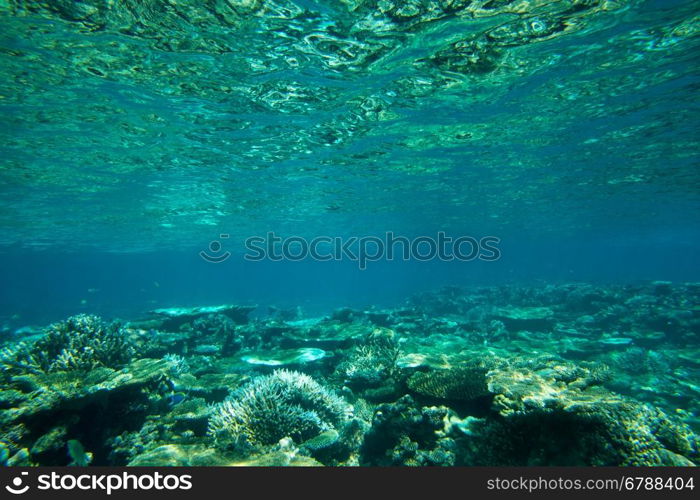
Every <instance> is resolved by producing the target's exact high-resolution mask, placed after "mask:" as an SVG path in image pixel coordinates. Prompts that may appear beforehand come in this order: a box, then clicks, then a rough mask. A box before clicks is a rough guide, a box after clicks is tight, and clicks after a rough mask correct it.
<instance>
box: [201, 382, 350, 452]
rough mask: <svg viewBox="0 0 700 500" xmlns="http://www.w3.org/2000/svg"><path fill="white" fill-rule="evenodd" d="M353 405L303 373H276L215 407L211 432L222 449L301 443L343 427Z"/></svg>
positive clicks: (252, 384)
mask: <svg viewBox="0 0 700 500" xmlns="http://www.w3.org/2000/svg"><path fill="white" fill-rule="evenodd" d="M351 414H352V407H351V406H350V405H349V404H348V403H347V402H345V400H343V399H342V398H340V397H339V396H336V395H335V394H333V393H332V392H330V391H329V390H327V389H326V388H324V387H323V386H322V385H321V384H319V383H318V382H316V381H315V380H314V379H313V378H311V377H310V376H308V375H305V374H303V373H299V372H295V371H288V370H276V371H275V372H273V373H272V374H271V375H267V376H261V377H257V378H255V379H253V380H252V381H251V382H249V383H248V384H247V385H245V386H244V387H242V388H241V389H239V390H238V391H237V392H235V393H234V394H233V395H232V397H230V398H228V399H227V400H225V401H224V402H222V403H220V404H218V405H216V406H215V407H214V409H213V410H212V416H211V418H210V420H209V434H210V435H212V436H213V437H214V438H215V440H216V443H217V444H218V445H219V446H222V447H226V446H232V447H234V448H237V449H250V448H253V449H260V448H264V447H266V446H270V445H274V444H276V443H278V442H279V441H280V439H282V438H285V437H289V438H292V439H293V440H294V441H295V442H296V443H302V442H304V441H306V440H308V439H311V438H314V437H316V436H318V435H319V434H321V433H323V432H325V431H329V430H334V429H336V428H340V427H342V426H343V424H345V423H346V422H347V421H348V420H349V418H350V416H351Z"/></svg>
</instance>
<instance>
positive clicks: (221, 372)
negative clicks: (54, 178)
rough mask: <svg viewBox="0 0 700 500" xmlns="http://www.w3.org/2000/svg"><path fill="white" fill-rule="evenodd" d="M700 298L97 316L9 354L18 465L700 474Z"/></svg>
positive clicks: (519, 291) (10, 444) (587, 291)
mask: <svg viewBox="0 0 700 500" xmlns="http://www.w3.org/2000/svg"><path fill="white" fill-rule="evenodd" d="M699 295H700V285H696V284H677V285H676V284H671V283H665V282H664V283H662V282H655V283H651V284H647V285H639V286H593V285H586V284H575V285H573V284H572V285H560V286H552V285H549V286H545V287H539V288H538V287H529V288H527V287H514V286H513V287H492V288H478V289H472V290H461V289H456V288H447V289H443V290H440V291H438V292H433V293H425V294H420V295H418V296H415V297H413V298H411V299H410V300H409V301H407V303H406V304H405V306H403V307H398V308H393V309H385V310H380V309H374V308H373V309H368V310H353V309H340V310H337V311H334V312H333V313H332V314H330V315H329V316H325V317H317V318H312V317H305V316H304V315H303V313H302V312H301V311H300V310H294V311H282V310H275V309H271V310H270V311H269V314H268V315H267V316H265V317H261V318H257V319H252V318H250V315H249V314H250V312H251V311H252V310H253V309H254V307H251V306H236V305H221V306H211V307H198V308H172V309H159V310H156V311H153V312H152V313H151V314H150V315H149V316H148V317H146V318H143V319H139V320H134V321H130V322H126V323H118V322H113V323H105V322H104V321H102V320H101V319H100V318H98V317H96V316H89V315H78V316H74V317H71V318H68V319H67V320H65V321H62V322H59V323H56V324H54V325H50V326H49V327H47V328H45V329H44V330H43V333H42V334H41V335H39V336H34V337H21V336H20V335H17V337H16V338H8V339H5V340H4V344H3V346H2V352H1V354H0V364H1V365H2V368H3V370H2V374H0V382H1V384H2V385H1V390H0V462H1V463H3V464H5V465H69V464H74V465H88V464H92V465H124V464H126V465H291V466H293V465H305V466H309V465H330V466H339V465H342V466H353V465H361V466H385V465H414V466H438V465H633V466H637V465H693V464H695V465H697V464H698V463H700V455H699V451H698V443H699V442H700V441H699V440H698V436H697V435H696V434H695V433H694V432H693V429H697V428H698V427H699V426H698V419H697V417H698V411H699V410H700V409H699V408H698V405H699V403H698V401H699V398H698V392H699V389H698V386H697V384H696V382H697V380H698V375H700V363H698V359H700V356H698V354H699V352H698V351H699V348H698V333H699V324H700V307H699V306H698V305H697V304H698V296H699Z"/></svg>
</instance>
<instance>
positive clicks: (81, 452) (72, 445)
mask: <svg viewBox="0 0 700 500" xmlns="http://www.w3.org/2000/svg"><path fill="white" fill-rule="evenodd" d="M66 446H67V447H68V456H69V457H70V458H71V460H72V462H71V463H70V464H69V465H74V466H77V467H87V466H88V465H90V462H92V453H89V452H86V451H85V448H83V445H82V444H81V443H80V441H78V440H77V439H71V440H69V441H68V443H67V445H66Z"/></svg>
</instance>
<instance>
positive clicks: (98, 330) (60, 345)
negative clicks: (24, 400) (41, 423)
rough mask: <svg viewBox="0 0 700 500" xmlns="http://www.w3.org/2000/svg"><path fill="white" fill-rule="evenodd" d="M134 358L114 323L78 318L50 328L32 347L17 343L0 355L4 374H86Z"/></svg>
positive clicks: (120, 331) (119, 365) (122, 333)
mask: <svg viewBox="0 0 700 500" xmlns="http://www.w3.org/2000/svg"><path fill="white" fill-rule="evenodd" d="M133 355H134V346H133V345H132V343H131V342H130V340H129V339H128V337H127V335H126V333H125V331H124V330H123V329H122V328H121V327H120V326H119V325H118V324H116V323H112V324H110V325H106V324H105V323H104V322H103V321H102V320H101V319H100V318H98V317H97V316H89V315H86V314H80V315H77V316H72V317H70V318H68V319H67V320H65V321H62V322H60V323H56V324H53V325H51V326H50V327H49V328H48V329H47V331H46V334H45V335H44V336H43V337H41V338H40V339H38V340H37V341H35V342H34V343H32V344H24V343H20V344H19V345H17V346H14V347H11V348H6V349H4V351H3V352H2V357H1V358H0V364H1V365H2V366H3V369H4V373H5V374H21V373H39V372H43V373H49V372H57V371H88V370H91V369H93V368H97V367H108V368H119V367H121V366H123V365H124V364H126V363H127V362H129V360H130V359H131V358H132V356H133Z"/></svg>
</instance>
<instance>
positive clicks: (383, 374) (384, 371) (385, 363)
mask: <svg viewBox="0 0 700 500" xmlns="http://www.w3.org/2000/svg"><path fill="white" fill-rule="evenodd" d="M400 354H401V351H400V349H399V343H398V340H397V338H396V334H395V333H394V331H393V330H391V329H389V328H376V329H375V330H374V331H373V332H372V333H371V334H370V335H369V336H368V337H367V341H366V342H365V344H363V345H361V346H358V347H356V348H355V350H354V351H353V353H352V354H351V355H350V358H349V359H348V361H347V362H345V363H343V364H342V365H341V366H340V367H339V368H340V371H341V373H342V375H343V376H344V378H345V379H346V382H348V383H350V384H354V385H362V386H374V385H379V384H381V383H382V382H383V381H385V380H386V379H388V378H390V377H393V376H394V375H396V374H397V372H398V368H397V364H396V361H397V360H398V358H399V355H400Z"/></svg>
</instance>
